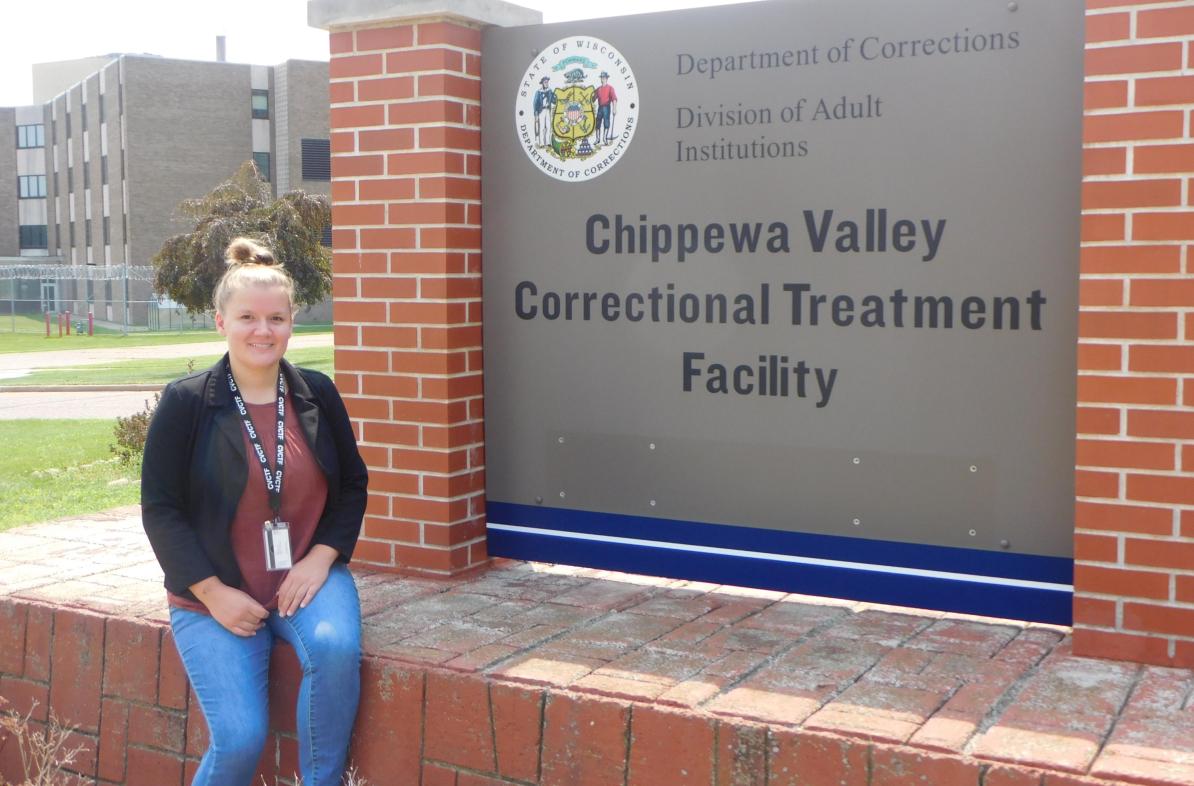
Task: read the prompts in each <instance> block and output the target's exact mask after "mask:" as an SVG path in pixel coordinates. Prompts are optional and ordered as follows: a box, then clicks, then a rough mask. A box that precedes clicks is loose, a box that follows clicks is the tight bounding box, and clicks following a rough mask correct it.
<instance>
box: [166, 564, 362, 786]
mask: <svg viewBox="0 0 1194 786" xmlns="http://www.w3.org/2000/svg"><path fill="white" fill-rule="evenodd" d="M170 626H171V627H172V628H173V630H174V643H175V645H176V646H177V647H178V652H179V655H181V656H182V662H183V665H184V666H185V667H186V670H187V676H188V677H190V679H191V685H192V687H194V689H195V695H196V696H198V697H199V706H200V707H201V708H202V709H203V716H204V718H206V720H207V729H208V733H209V736H210V739H211V743H210V744H209V746H208V748H207V752H206V753H204V754H203V760H202V761H200V762H199V770H198V772H197V773H196V774H195V780H194V781H192V786H249V783H250V781H251V780H252V778H253V773H254V772H256V770H257V762H258V760H259V759H260V757H261V751H262V748H264V747H265V740H266V735H267V734H268V732H269V699H268V695H267V694H268V690H269V658H270V650H271V649H273V645H274V637H275V636H277V637H279V638H281V639H283V640H284V641H286V642H288V643H289V644H290V645H291V646H292V647H294V651H295V653H297V654H298V658H299V662H300V663H301V664H302V668H303V680H302V684H301V686H300V688H299V696H298V712H297V716H298V739H299V768H300V769H301V770H302V776H303V783H304V784H305V786H340V780H341V778H342V777H343V774H344V765H345V759H346V758H347V757H348V741H349V737H350V735H351V734H352V724H353V721H354V720H355V719H356V714H357V701H358V699H359V697H360V693H361V677H360V666H361V604H360V600H359V599H358V598H357V588H356V585H355V584H354V583H353V580H352V575H351V574H350V573H349V572H348V568H347V567H345V566H344V565H343V564H341V563H337V564H336V565H333V566H332V569H331V571H329V573H328V579H327V582H326V583H325V584H324V585H323V587H321V588H320V590H319V592H318V593H317V594H316V595H315V598H314V600H312V601H311V603H310V605H308V606H307V608H305V609H300V610H299V611H298V612H297V613H296V614H295V615H294V616H292V617H283V616H281V615H280V614H278V612H277V611H273V612H271V613H270V615H269V619H267V620H266V624H265V625H263V626H262V628H261V629H260V630H258V631H257V633H256V634H254V635H253V636H251V637H248V638H244V637H241V636H236V635H234V634H232V633H229V632H228V631H227V630H226V629H225V628H224V627H223V626H222V625H220V623H218V622H216V620H215V619H213V618H212V617H209V616H207V615H206V614H199V613H197V612H194V611H188V610H186V609H178V608H172V609H170Z"/></svg>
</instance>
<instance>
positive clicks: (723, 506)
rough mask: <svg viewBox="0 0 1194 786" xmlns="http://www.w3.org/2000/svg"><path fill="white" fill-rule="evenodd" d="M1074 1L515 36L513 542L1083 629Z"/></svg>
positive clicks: (612, 23) (529, 550)
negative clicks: (1075, 598) (1077, 581)
mask: <svg viewBox="0 0 1194 786" xmlns="http://www.w3.org/2000/svg"><path fill="white" fill-rule="evenodd" d="M1082 42H1083V16H1082V5H1081V3H1079V2H1077V0H1016V2H1008V1H1007V0H965V2H957V0H906V1H903V2H887V1H885V0H845V1H843V0H809V1H808V2H763V3H756V4H747V5H738V6H723V7H717V8H709V9H698V10H691V11H682V12H674V13H664V14H651V15H642V16H633V17H623V18H617V19H601V20H592V21H587V22H575V23H571V22H570V23H565V24H557V25H541V26H534V27H524V28H511V29H497V28H494V29H490V30H488V31H487V32H486V34H485V41H484V56H483V64H484V74H483V92H482V102H483V118H484V121H483V122H484V125H483V139H484V153H483V155H484V171H485V176H484V182H483V188H484V193H483V199H484V215H485V224H484V289H485V293H484V308H485V328H484V330H485V406H486V445H487V448H486V450H487V454H486V458H487V460H486V466H487V498H488V502H487V505H488V517H489V522H490V525H489V547H490V552H491V553H492V554H495V555H505V556H514V557H520V558H525V559H540V560H551V561H559V562H566V563H572V564H583V565H593V566H599V567H607V568H616V569H623V570H628V571H640V572H647V573H653V574H662V575H671V576H677V577H688V578H699V579H703V580H708V581H715V582H726V583H739V584H746V585H750V586H759V587H768V588H775V589H784V590H789V591H798V592H804V593H809V594H820V595H830V596H835V597H845V598H857V599H863V600H874V601H880V602H886V603H896V604H905V605H916V606H923V607H928V608H940V609H948V610H958V611H966V612H972V613H980V614H993V615H1001V616H1012V617H1018V618H1024V619H1036V620H1047V621H1051V622H1063V623H1064V622H1068V621H1069V618H1070V595H1071V587H1070V585H1071V576H1072V537H1073V499H1074V481H1073V470H1074V402H1075V377H1076V371H1075V362H1076V361H1075V353H1076V335H1077V332H1076V331H1077V286H1078V233H1079V226H1078V222H1079V185H1080V181H1081V170H1080V163H1081V162H1080V156H1081V122H1082V114H1081V91H1082Z"/></svg>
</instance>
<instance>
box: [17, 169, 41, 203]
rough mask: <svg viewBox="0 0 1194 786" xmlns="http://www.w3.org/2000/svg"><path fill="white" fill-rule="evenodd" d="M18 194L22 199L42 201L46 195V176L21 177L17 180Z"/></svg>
mask: <svg viewBox="0 0 1194 786" xmlns="http://www.w3.org/2000/svg"><path fill="white" fill-rule="evenodd" d="M17 193H18V196H19V197H20V198H21V199H42V198H43V197H45V195H46V176H45V175H21V176H20V177H18V178H17Z"/></svg>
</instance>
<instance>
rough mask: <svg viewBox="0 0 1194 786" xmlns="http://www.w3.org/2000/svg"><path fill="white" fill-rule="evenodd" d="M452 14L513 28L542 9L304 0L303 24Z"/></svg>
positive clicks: (463, 2)
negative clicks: (305, 21) (304, 22)
mask: <svg viewBox="0 0 1194 786" xmlns="http://www.w3.org/2000/svg"><path fill="white" fill-rule="evenodd" d="M429 17H439V18H443V17H452V18H456V19H462V20H466V21H470V22H479V23H481V24H483V25H497V26H498V27H517V26H518V25H536V24H539V23H540V22H542V21H543V12H542V11H536V10H534V9H533V8H523V7H522V6H520V5H514V4H513V3H506V2H503V0H308V2H307V24H308V25H310V26H311V27H318V28H321V29H323V30H330V29H332V28H333V27H344V26H347V25H354V26H355V25H368V24H370V23H373V22H402V21H407V20H412V19H426V18H429Z"/></svg>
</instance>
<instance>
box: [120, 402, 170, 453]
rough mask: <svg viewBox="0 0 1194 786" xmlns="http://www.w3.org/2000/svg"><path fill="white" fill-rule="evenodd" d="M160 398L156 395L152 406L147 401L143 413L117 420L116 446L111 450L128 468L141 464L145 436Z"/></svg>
mask: <svg viewBox="0 0 1194 786" xmlns="http://www.w3.org/2000/svg"><path fill="white" fill-rule="evenodd" d="M160 398H161V395H160V394H158V393H155V394H154V395H153V403H152V404H150V403H149V401H148V400H146V402H145V409H144V410H142V411H141V412H135V413H133V414H132V415H129V416H128V417H127V418H124V417H118V418H116V429H115V431H114V434H113V435H114V436H115V437H116V444H115V445H111V446H110V448H111V450H112V452H113V453H115V454H116V457H117V458H118V459H120V463H121V464H124V465H126V466H127V465H129V464H133V463H136V462H139V461H140V460H141V456H142V455H144V453H145V436H146V435H147V434H148V433H149V421H150V420H152V419H153V411H154V410H155V409H156V408H157V405H158V400H159V399H160Z"/></svg>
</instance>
